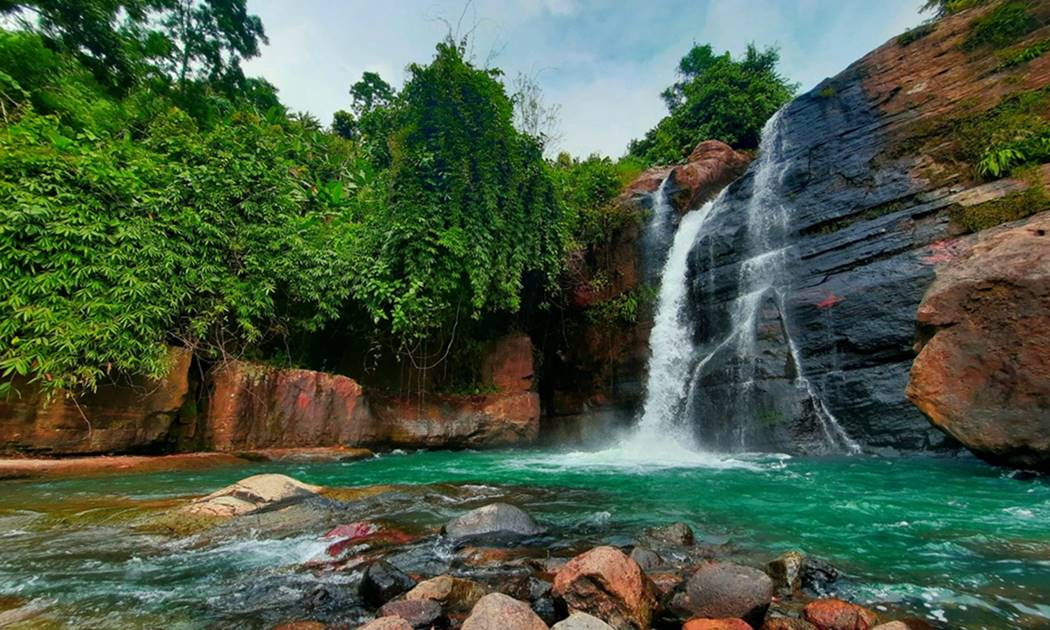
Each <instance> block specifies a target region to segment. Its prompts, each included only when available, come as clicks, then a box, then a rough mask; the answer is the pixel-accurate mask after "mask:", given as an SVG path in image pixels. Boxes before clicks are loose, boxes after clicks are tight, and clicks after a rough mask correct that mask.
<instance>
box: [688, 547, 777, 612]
mask: <svg viewBox="0 0 1050 630" xmlns="http://www.w3.org/2000/svg"><path fill="white" fill-rule="evenodd" d="M772 601H773V581H772V580H771V579H769V576H768V575H766V574H765V573H763V572H762V571H759V570H758V569H753V568H751V567H745V566H742V565H739V564H732V563H729V562H711V563H708V564H705V565H703V566H701V567H700V568H699V569H697V570H696V572H695V573H693V575H692V576H691V577H690V578H689V580H688V581H687V582H686V585H685V597H684V598H679V599H678V602H677V605H678V606H679V607H682V608H685V609H686V610H689V611H690V612H692V613H693V614H694V615H695V616H697V617H707V618H712V619H725V618H734V617H738V618H740V619H743V620H745V621H747V622H748V623H750V624H751V625H753V626H760V625H761V624H762V619H763V618H764V617H765V615H766V610H767V609H768V608H769V604H770V603H771V602H772Z"/></svg>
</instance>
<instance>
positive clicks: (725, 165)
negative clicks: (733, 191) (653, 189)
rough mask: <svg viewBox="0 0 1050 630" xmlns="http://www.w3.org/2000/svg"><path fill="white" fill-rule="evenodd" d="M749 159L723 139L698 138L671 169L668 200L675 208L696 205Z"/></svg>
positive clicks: (739, 172) (736, 174) (735, 174)
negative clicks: (685, 158)
mask: <svg viewBox="0 0 1050 630" xmlns="http://www.w3.org/2000/svg"><path fill="white" fill-rule="evenodd" d="M750 163H751V158H750V157H748V156H747V155H744V154H743V153H740V152H738V151H734V150H733V148H732V147H730V146H729V145H728V144H726V143H724V142H721V141H719V140H706V141H704V142H701V143H700V144H698V145H696V148H695V149H693V152H692V153H690V154H689V159H688V161H687V162H686V163H685V164H683V165H681V166H676V167H674V168H673V169H671V173H670V177H671V183H672V184H673V186H672V187H671V203H672V204H673V205H674V207H675V208H676V209H677V210H678V211H679V212H685V211H687V210H692V209H693V208H699V207H700V206H701V205H703V204H704V202H706V201H708V200H710V199H713V198H714V197H715V195H717V194H718V193H719V192H721V190H722V189H723V188H725V187H726V186H728V185H729V184H730V183H731V182H732V181H733V180H734V179H736V178H737V177H740V176H741V175H743V174H744V171H746V170H747V166H748V164H750Z"/></svg>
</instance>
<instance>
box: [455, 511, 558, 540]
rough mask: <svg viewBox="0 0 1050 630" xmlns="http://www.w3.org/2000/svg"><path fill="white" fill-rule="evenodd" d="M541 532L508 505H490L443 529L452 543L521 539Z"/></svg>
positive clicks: (532, 522) (523, 513)
mask: <svg viewBox="0 0 1050 630" xmlns="http://www.w3.org/2000/svg"><path fill="white" fill-rule="evenodd" d="M543 532H544V529H543V527H541V526H540V525H539V524H538V523H537V522H536V521H535V520H533V518H532V517H531V516H529V514H528V512H526V511H525V510H523V509H521V508H519V507H516V506H513V505H510V504H508V503H490V504H489V505H485V506H482V507H479V508H476V509H473V510H471V511H469V512H467V513H466V514H463V515H461V516H458V517H456V518H454V519H452V520H451V521H449V522H448V523H447V524H446V525H445V534H446V535H447V536H448V537H449V538H451V539H453V540H465V539H480V538H508V537H524V536H535V535H537V534H542V533H543Z"/></svg>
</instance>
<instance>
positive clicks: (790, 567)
mask: <svg viewBox="0 0 1050 630" xmlns="http://www.w3.org/2000/svg"><path fill="white" fill-rule="evenodd" d="M805 561H806V556H804V555H803V554H802V552H800V551H788V552H786V553H784V554H781V555H780V557H778V558H777V559H776V560H773V561H771V562H770V563H769V564H767V565H766V573H767V574H768V575H769V577H770V578H772V579H773V586H774V587H775V588H776V589H777V590H778V591H781V592H784V593H789V594H790V593H794V592H796V591H798V590H799V589H801V588H802V565H803V564H804V563H805Z"/></svg>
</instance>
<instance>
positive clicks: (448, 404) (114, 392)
mask: <svg viewBox="0 0 1050 630" xmlns="http://www.w3.org/2000/svg"><path fill="white" fill-rule="evenodd" d="M190 362H191V354H190V352H189V351H186V350H181V349H173V350H172V370H171V372H170V373H169V374H168V375H167V376H166V377H165V378H163V379H161V380H159V381H156V382H152V381H151V382H147V381H141V382H138V381H136V382H131V383H114V384H108V385H104V386H102V387H100V388H99V391H98V392H97V393H95V394H92V395H89V396H83V397H80V398H78V399H76V400H75V401H74V400H72V399H67V398H63V397H61V396H59V397H56V398H55V399H54V400H53V401H52V402H48V401H47V400H46V399H45V398H44V396H43V395H42V394H41V393H40V392H39V391H38V390H37V389H36V388H34V387H28V386H24V385H23V386H22V387H19V388H18V390H19V391H18V393H17V394H13V395H12V396H11V397H9V398H8V399H6V400H2V401H0V453H38V454H47V455H69V454H80V453H134V452H155V453H161V452H173V451H200V450H205V451H223V452H229V453H241V454H244V456H245V457H251V458H253V459H259V458H261V459H274V458H276V459H288V458H293V459H294V458H297V457H298V459H300V460H308V459H310V458H311V457H314V456H319V457H327V458H333V457H334V458H343V457H354V456H356V455H357V454H356V453H354V452H353V451H349V450H346V451H345V452H343V451H338V450H334V451H330V452H325V453H313V452H298V451H296V449H314V448H316V447H343V446H351V445H368V446H378V447H412V448H426V447H433V448H486V447H497V446H510V445H515V444H527V443H530V442H532V441H534V440H535V439H536V437H537V435H538V433H539V422H540V401H539V395H538V394H537V393H536V392H535V391H532V387H533V381H534V375H533V358H532V345H531V342H530V341H529V338H528V337H527V336H526V335H523V334H515V335H508V336H506V337H504V338H502V339H499V340H497V341H495V342H494V343H493V344H491V346H490V348H489V349H488V351H487V352H486V353H485V354H484V356H483V357H482V363H481V369H480V372H481V375H482V378H483V379H484V380H485V382H486V384H488V385H491V386H492V388H493V390H494V391H492V392H490V393H486V394H484V395H478V396H450V395H438V394H432V393H426V394H424V395H422V396H414V397H399V396H393V395H389V394H384V393H382V392H368V394H367V395H366V393H365V391H364V390H363V389H362V387H361V385H359V384H358V383H357V381H355V380H354V379H351V378H349V377H346V376H342V375H338V374H329V373H326V372H317V371H312V370H298V369H280V368H275V367H271V366H267V365H262V364H258V363H251V362H247V361H236V360H234V361H228V362H226V363H224V364H221V365H219V366H216V367H214V368H213V369H211V370H210V371H208V372H207V374H206V375H205V377H204V382H203V385H204V388H203V389H204V392H197V391H196V389H197V387H196V385H198V384H197V383H191V382H190ZM194 373H196V370H194ZM198 397H199V398H198ZM199 400H203V401H205V403H206V404H205V405H204V406H203V408H202V409H201V411H200V412H198V411H197V403H198V402H199ZM191 403H192V404H191Z"/></svg>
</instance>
